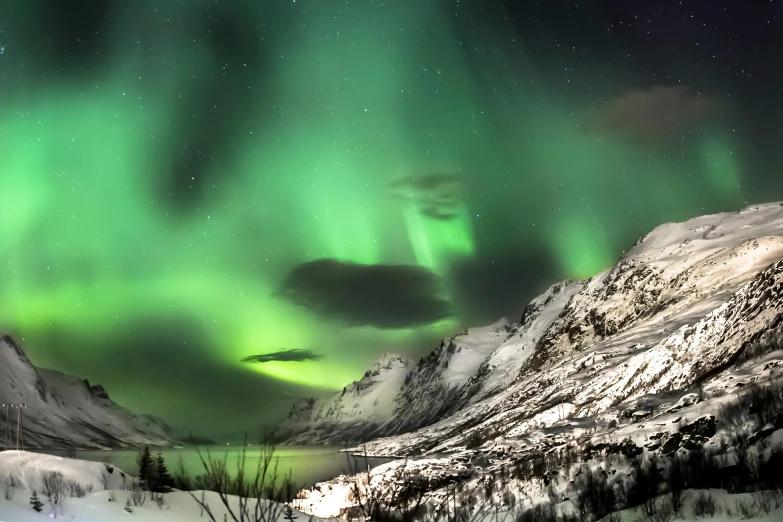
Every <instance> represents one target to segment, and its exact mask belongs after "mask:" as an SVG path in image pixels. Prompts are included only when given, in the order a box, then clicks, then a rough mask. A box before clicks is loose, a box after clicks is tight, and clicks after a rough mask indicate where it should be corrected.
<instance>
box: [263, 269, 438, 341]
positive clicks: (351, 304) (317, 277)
mask: <svg viewBox="0 0 783 522" xmlns="http://www.w3.org/2000/svg"><path fill="white" fill-rule="evenodd" d="M442 291H443V288H442V282H441V280H440V278H439V277H438V276H437V275H435V274H433V273H432V272H431V271H429V270H427V269H426V268H422V267H419V266H409V265H360V264H356V263H343V262H340V261H337V260H335V259H321V260H318V261H311V262H308V263H303V264H301V265H297V266H296V267H295V268H294V269H293V270H292V271H291V272H290V273H289V274H288V277H287V278H286V280H285V282H284V283H283V285H282V287H281V289H280V291H279V292H278V294H279V295H282V296H284V297H286V298H288V299H289V300H291V301H292V302H294V303H296V304H299V305H301V306H305V307H307V308H309V309H311V310H313V311H314V312H316V313H317V314H319V315H321V316H323V317H327V318H331V319H337V320H340V321H342V322H344V323H347V324H350V325H367V326H375V327H377V328H406V327H412V326H419V325H425V324H430V323H433V322H435V321H438V320H440V319H445V318H446V317H449V316H450V314H451V307H450V305H449V302H448V301H447V300H446V299H445V298H443V297H442Z"/></svg>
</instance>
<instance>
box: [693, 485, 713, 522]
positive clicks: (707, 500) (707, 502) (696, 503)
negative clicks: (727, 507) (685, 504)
mask: <svg viewBox="0 0 783 522" xmlns="http://www.w3.org/2000/svg"><path fill="white" fill-rule="evenodd" d="M691 510H692V512H693V516H694V517H700V518H705V517H714V516H715V513H718V512H719V509H718V506H717V504H716V503H715V499H714V498H712V495H710V494H709V493H707V492H705V491H701V492H699V493H698V494H697V495H696V497H695V498H694V499H693V503H691Z"/></svg>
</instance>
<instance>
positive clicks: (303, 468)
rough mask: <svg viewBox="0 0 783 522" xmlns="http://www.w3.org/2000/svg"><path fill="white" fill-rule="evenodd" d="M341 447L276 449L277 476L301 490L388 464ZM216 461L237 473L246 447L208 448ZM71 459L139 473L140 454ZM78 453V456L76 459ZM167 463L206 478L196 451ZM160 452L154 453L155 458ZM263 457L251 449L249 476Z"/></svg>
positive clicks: (167, 454) (174, 453)
mask: <svg viewBox="0 0 783 522" xmlns="http://www.w3.org/2000/svg"><path fill="white" fill-rule="evenodd" d="M341 449H342V447H340V446H279V447H277V448H276V449H275V452H274V456H275V458H276V459H277V475H278V478H282V477H284V476H285V475H287V474H288V473H289V472H290V473H291V478H292V479H293V481H294V483H295V484H296V485H297V486H300V487H309V486H312V485H313V484H315V483H316V482H320V481H325V480H329V479H331V478H334V477H336V476H338V475H341V474H344V473H347V472H349V471H356V470H360V471H364V470H366V467H367V465H369V466H371V467H372V466H377V465H379V464H383V463H384V462H388V461H389V460H390V459H385V458H365V457H364V456H359V455H351V454H347V453H344V452H342V451H341ZM207 450H208V452H209V455H210V456H211V457H212V458H213V459H217V460H221V461H222V460H223V459H224V458H225V459H226V465H227V469H228V472H229V473H231V474H232V475H233V474H235V473H236V469H237V463H238V461H239V458H240V456H241V454H242V450H243V448H242V446H212V447H210V448H207ZM207 450H205V449H200V450H199V451H201V455H202V456H203V457H205V458H206V457H207ZM42 453H49V454H52V455H60V456H65V455H66V451H43V452H42ZM69 453H70V456H71V457H75V458H77V459H82V460H89V461H93V462H104V463H106V464H111V465H112V466H116V467H117V468H119V469H121V470H123V471H125V472H126V473H130V474H131V475H133V476H135V475H136V473H137V472H138V470H139V465H138V456H139V452H138V451H136V450H82V451H76V452H69ZM74 453H75V455H74ZM161 453H163V457H164V458H165V459H166V465H167V467H168V468H169V472H170V473H171V474H172V475H174V474H176V473H178V472H179V470H180V467H181V468H182V469H184V470H185V472H186V473H187V474H188V475H190V476H191V477H195V476H197V475H203V474H204V466H203V464H202V463H201V460H200V458H199V454H198V451H197V450H195V449H193V448H182V449H164V450H161ZM156 454H157V452H156V451H155V450H153V451H152V455H153V458H154V457H155V455H156ZM261 456H262V448H261V447H256V446H250V447H248V448H247V453H246V466H245V470H246V472H245V473H246V475H251V476H254V475H255V470H256V467H257V466H258V462H259V460H260V459H261Z"/></svg>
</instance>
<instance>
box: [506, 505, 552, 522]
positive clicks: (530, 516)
mask: <svg viewBox="0 0 783 522" xmlns="http://www.w3.org/2000/svg"><path fill="white" fill-rule="evenodd" d="M515 522H557V516H556V513H555V506H554V505H553V504H552V503H551V502H542V503H540V504H536V505H535V506H533V507H532V508H529V509H526V510H524V511H520V512H519V513H518V514H517V517H516V521H515Z"/></svg>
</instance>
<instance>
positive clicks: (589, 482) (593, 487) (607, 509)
mask: <svg viewBox="0 0 783 522" xmlns="http://www.w3.org/2000/svg"><path fill="white" fill-rule="evenodd" d="M578 485H579V494H578V496H577V502H576V503H577V508H578V509H579V514H580V516H581V517H582V520H588V519H589V517H590V516H591V515H592V516H593V517H594V519H595V520H599V519H602V518H603V517H605V516H606V515H608V514H609V513H611V512H613V511H614V510H615V507H616V503H617V496H616V495H615V491H614V488H613V487H612V486H611V485H610V484H609V481H608V479H607V477H606V475H605V473H604V471H603V470H594V471H590V470H589V469H587V468H583V472H582V474H581V476H580V480H579V483H578Z"/></svg>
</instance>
